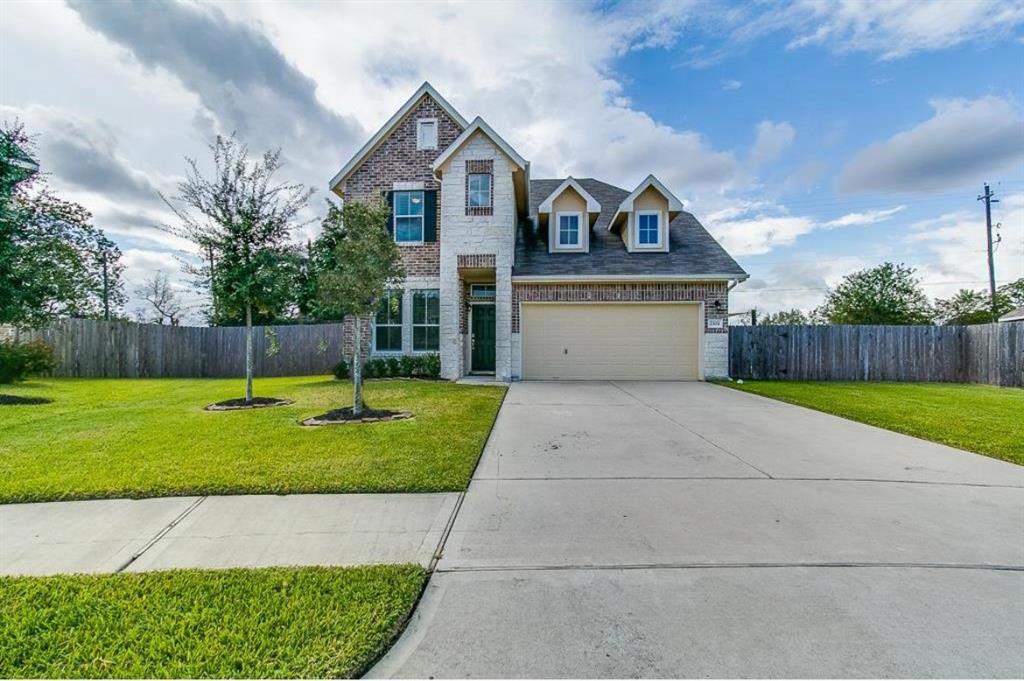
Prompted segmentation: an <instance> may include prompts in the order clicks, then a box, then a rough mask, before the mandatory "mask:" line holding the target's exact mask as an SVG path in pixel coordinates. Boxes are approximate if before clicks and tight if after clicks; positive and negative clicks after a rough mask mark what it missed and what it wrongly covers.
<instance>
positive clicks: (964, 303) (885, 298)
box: [755, 262, 1024, 325]
mask: <svg viewBox="0 0 1024 681" xmlns="http://www.w3.org/2000/svg"><path fill="white" fill-rule="evenodd" d="M1020 305H1024V278H1021V279H1018V280H1016V281H1013V282H1010V283H1008V284H1005V285H1003V286H1001V287H999V289H998V290H997V292H996V305H995V310H994V311H993V308H992V305H991V301H990V299H989V294H988V292H987V291H976V290H970V289H961V290H960V291H958V292H957V293H956V294H955V295H953V296H951V297H950V298H944V299H943V298H939V299H937V300H936V301H935V303H934V305H933V304H932V303H931V302H929V300H928V296H927V295H925V292H924V290H923V288H922V287H921V282H920V280H919V279H918V278H917V277H916V276H915V270H914V269H913V268H912V267H909V266H907V265H904V264H894V263H891V262H886V263H883V264H881V265H878V266H877V267H871V268H868V269H864V270H861V271H859V272H854V273H853V274H848V275H847V276H846V277H844V278H843V280H842V282H840V283H839V285H838V286H836V287H835V288H833V289H830V290H829V291H828V293H827V295H826V296H825V301H824V303H822V305H821V306H819V307H818V308H815V309H814V310H812V311H811V312H810V313H804V312H803V311H802V310H798V309H795V308H794V309H791V310H784V311H781V312H776V313H773V314H767V315H764V316H763V317H755V320H756V323H757V324H759V325H785V324H794V325H799V324H891V325H908V324H950V325H964V324H988V323H990V322H992V321H994V320H995V319H997V318H998V317H1000V316H1002V315H1004V314H1006V313H1007V312H1009V311H1011V310H1013V309H1015V308H1016V307H1018V306H1020Z"/></svg>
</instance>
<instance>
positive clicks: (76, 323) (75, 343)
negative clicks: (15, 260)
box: [0, 319, 342, 378]
mask: <svg viewBox="0 0 1024 681" xmlns="http://www.w3.org/2000/svg"><path fill="white" fill-rule="evenodd" d="M0 331H3V333H0V336H3V335H6V336H13V337H15V338H19V339H21V340H33V339H41V340H44V341H46V342H47V343H48V344H49V345H50V346H51V347H52V348H53V350H54V353H55V354H56V356H57V360H58V362H59V364H58V366H57V369H56V370H55V371H54V372H53V375H54V376H75V377H81V378H100V377H110V378H201V377H209V378H217V377H223V378H230V377H239V376H245V327H235V326H230V327H227V326H225V327H201V326H160V325H159V324H137V323H135V322H105V321H96V320H92V319H65V320H61V321H59V322H56V323H54V324H53V325H51V326H49V327H46V328H43V329H39V330H30V331H16V330H12V329H0ZM272 347H276V351H271V348H272ZM253 349H254V365H255V374H256V376H312V375H317V374H327V373H330V372H331V371H332V370H333V369H334V365H335V364H336V363H337V362H338V360H339V359H341V357H342V354H341V353H342V325H341V324H310V325H296V326H255V327H253Z"/></svg>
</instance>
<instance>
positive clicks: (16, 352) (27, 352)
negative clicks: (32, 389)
mask: <svg viewBox="0 0 1024 681" xmlns="http://www.w3.org/2000/svg"><path fill="white" fill-rule="evenodd" d="M56 366H57V359H56V358H55V357H54V356H53V349H52V348H51V347H50V346H49V345H47V344H46V343H44V342H43V341H41V340H34V341H28V342H25V343H22V342H19V341H0V383H14V382H16V381H23V380H25V379H26V378H27V377H29V376H33V375H35V374H42V373H46V372H47V371H52V370H53V369H54V368H56Z"/></svg>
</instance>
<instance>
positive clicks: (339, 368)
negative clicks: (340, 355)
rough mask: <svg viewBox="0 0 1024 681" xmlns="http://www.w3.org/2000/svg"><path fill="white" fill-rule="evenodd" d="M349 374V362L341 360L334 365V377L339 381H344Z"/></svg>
mask: <svg viewBox="0 0 1024 681" xmlns="http://www.w3.org/2000/svg"><path fill="white" fill-rule="evenodd" d="M348 376H349V372H348V362H346V361H345V360H341V361H340V362H338V363H337V364H335V365H334V377H335V378H336V379H338V380H339V381H344V380H345V379H347V378H348Z"/></svg>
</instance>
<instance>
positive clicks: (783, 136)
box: [747, 121, 796, 170]
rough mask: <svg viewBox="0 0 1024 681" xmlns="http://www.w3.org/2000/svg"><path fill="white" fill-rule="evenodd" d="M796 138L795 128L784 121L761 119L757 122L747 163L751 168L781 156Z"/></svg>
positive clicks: (758, 166)
mask: <svg viewBox="0 0 1024 681" xmlns="http://www.w3.org/2000/svg"><path fill="white" fill-rule="evenodd" d="M795 138H796V130H795V129H794V128H793V126H792V125H790V124H789V123H786V122H784V121H783V122H781V123H776V122H775V121H761V122H760V123H758V124H757V138H756V139H755V140H754V146H753V147H752V148H751V150H750V156H749V157H748V159H747V165H748V166H749V167H750V168H751V169H752V170H753V169H757V168H760V167H762V166H764V165H765V164H766V163H771V162H772V161H775V160H777V159H778V158H779V157H780V156H782V152H784V151H785V150H786V149H788V148H789V145H791V144H792V143H793V140H794V139H795Z"/></svg>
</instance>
